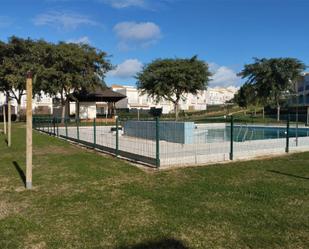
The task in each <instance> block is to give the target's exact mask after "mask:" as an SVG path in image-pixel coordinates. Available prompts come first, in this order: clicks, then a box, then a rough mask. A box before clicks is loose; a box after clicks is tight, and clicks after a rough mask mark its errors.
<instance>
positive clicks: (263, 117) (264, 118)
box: [262, 106, 265, 119]
mask: <svg viewBox="0 0 309 249" xmlns="http://www.w3.org/2000/svg"><path fill="white" fill-rule="evenodd" d="M262 112H263V119H265V107H264V106H263V110H262Z"/></svg>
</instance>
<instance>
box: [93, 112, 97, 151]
mask: <svg viewBox="0 0 309 249" xmlns="http://www.w3.org/2000/svg"><path fill="white" fill-rule="evenodd" d="M96 143H97V125H96V120H95V118H94V119H93V148H95V147H96Z"/></svg>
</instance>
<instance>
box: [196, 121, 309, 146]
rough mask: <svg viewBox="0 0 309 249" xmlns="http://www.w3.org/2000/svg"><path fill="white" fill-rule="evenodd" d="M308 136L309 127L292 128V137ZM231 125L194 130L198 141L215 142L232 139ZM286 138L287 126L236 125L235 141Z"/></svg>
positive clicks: (290, 134)
mask: <svg viewBox="0 0 309 249" xmlns="http://www.w3.org/2000/svg"><path fill="white" fill-rule="evenodd" d="M296 135H297V136H298V137H308V136H309V128H303V127H302V128H298V129H297V130H296V128H294V127H293V128H290V129H289V136H290V137H296ZM230 138H231V127H230V126H226V127H220V128H213V127H212V128H197V129H196V130H195V132H194V140H195V142H196V143H203V142H204V143H213V142H220V141H222V142H223V141H230ZM278 138H286V127H279V126H277V127H276V126H258V125H235V126H234V135H233V141H235V142H245V141H251V140H266V139H278Z"/></svg>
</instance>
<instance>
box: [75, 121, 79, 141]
mask: <svg viewBox="0 0 309 249" xmlns="http://www.w3.org/2000/svg"><path fill="white" fill-rule="evenodd" d="M76 131H77V140H79V118H77V119H76Z"/></svg>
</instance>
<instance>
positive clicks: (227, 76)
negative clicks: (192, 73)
mask: <svg viewBox="0 0 309 249" xmlns="http://www.w3.org/2000/svg"><path fill="white" fill-rule="evenodd" d="M209 69H210V71H211V72H212V73H213V76H212V77H211V78H212V80H211V81H210V85H212V86H225V87H226V86H235V85H238V84H239V82H240V77H238V76H237V73H236V72H235V71H234V70H232V69H231V68H229V67H226V66H219V65H217V64H215V63H210V64H209Z"/></svg>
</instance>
